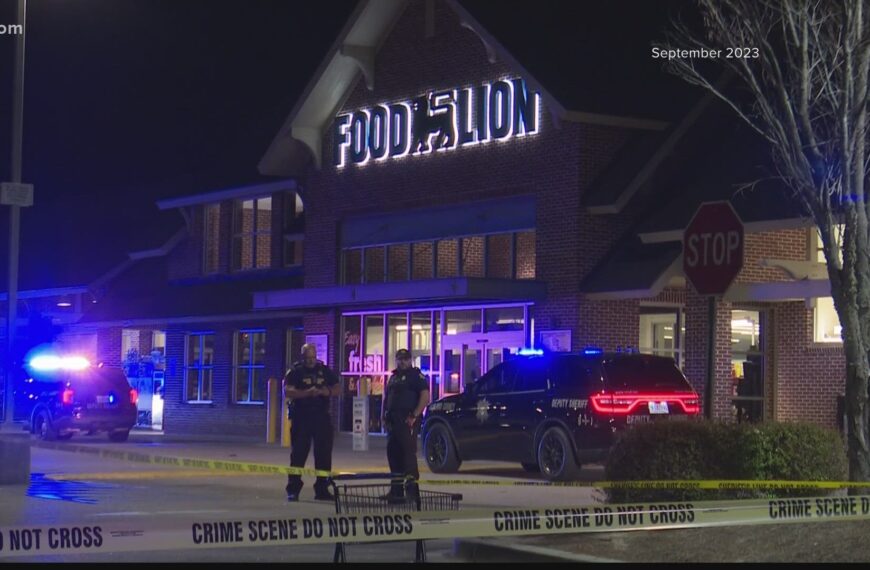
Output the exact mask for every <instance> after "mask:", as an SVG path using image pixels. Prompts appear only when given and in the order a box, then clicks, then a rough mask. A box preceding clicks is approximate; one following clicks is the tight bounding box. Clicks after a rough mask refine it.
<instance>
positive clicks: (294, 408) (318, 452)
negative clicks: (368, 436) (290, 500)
mask: <svg viewBox="0 0 870 570" xmlns="http://www.w3.org/2000/svg"><path fill="white" fill-rule="evenodd" d="M338 381H339V379H338V376H337V375H336V374H335V372H333V371H332V370H330V369H329V367H327V366H326V365H325V364H323V362H321V361H319V360H318V361H317V363H316V364H315V365H314V367H313V368H308V367H307V366H305V364H304V362H297V363H295V364H294V365H293V368H291V369H290V370H289V371H288V372H287V375H286V376H285V377H284V384H285V386H288V387H291V388H295V389H296V390H313V389H314V388H329V387H332V386H335V385H336V384H338ZM290 409H291V412H290V413H291V414H292V420H293V426H292V428H291V431H290V445H291V448H290V466H291V467H305V461H306V460H307V459H308V450H309V449H311V441H312V440H314V468H315V469H318V470H323V471H330V470H331V469H332V421H331V420H330V417H329V398H327V397H325V396H316V397H314V398H300V399H297V400H294V401H293V402H292V404H291V406H290ZM286 490H287V496H288V497H290V496H291V495H295V496H298V495H299V491H300V490H302V478H301V477H300V476H299V475H288V476H287V487H286ZM314 493H315V496H316V497H323V496H325V495H328V494H329V479H328V478H327V477H318V478H317V481H316V482H315V483H314Z"/></svg>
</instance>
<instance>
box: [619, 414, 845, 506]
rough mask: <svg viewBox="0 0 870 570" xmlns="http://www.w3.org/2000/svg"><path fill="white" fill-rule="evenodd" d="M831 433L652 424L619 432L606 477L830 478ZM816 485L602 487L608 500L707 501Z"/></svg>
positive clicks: (840, 472)
mask: <svg viewBox="0 0 870 570" xmlns="http://www.w3.org/2000/svg"><path fill="white" fill-rule="evenodd" d="M846 472H847V462H846V456H845V451H844V447H843V442H842V440H841V438H840V436H839V434H838V433H837V432H834V431H831V430H828V429H825V428H821V427H818V426H814V425H808V424H791V423H789V424H781V423H765V424H754V425H751V424H723V423H718V422H707V421H698V422H654V423H650V424H640V425H637V426H634V427H633V428H632V429H629V430H626V431H625V432H623V433H622V434H621V436H620V437H619V438H618V440H617V442H616V444H615V445H614V447H613V449H612V450H611V452H610V455H609V457H608V459H607V463H606V466H605V473H606V477H607V479H608V480H611V481H630V480H639V481H644V480H699V479H751V480H773V479H788V480H800V481H824V480H828V481H833V480H837V481H840V480H843V479H844V478H845V477H846ZM827 492H828V491H826V490H822V489H806V490H785V489H768V490H765V489H759V490H750V489H734V490H707V489H608V490H607V492H606V495H607V497H608V499H609V500H610V501H612V502H633V501H671V500H715V499H739V498H751V497H772V496H801V495H803V496H812V495H821V494H826V493H827Z"/></svg>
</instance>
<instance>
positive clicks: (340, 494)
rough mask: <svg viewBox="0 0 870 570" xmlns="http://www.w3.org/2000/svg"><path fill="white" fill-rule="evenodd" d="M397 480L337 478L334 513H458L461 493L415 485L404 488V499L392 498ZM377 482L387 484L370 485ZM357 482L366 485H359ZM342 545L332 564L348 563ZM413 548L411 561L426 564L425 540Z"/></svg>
mask: <svg viewBox="0 0 870 570" xmlns="http://www.w3.org/2000/svg"><path fill="white" fill-rule="evenodd" d="M397 479H402V476H398V477H394V476H393V475H391V474H389V473H364V474H348V475H336V476H335V477H334V478H333V479H332V489H333V493H334V494H335V512H336V514H340V515H347V514H355V513H397V512H418V511H458V510H459V502H460V501H461V500H462V494H460V493H442V492H439V491H429V490H425V489H420V488H419V485H416V484H410V485H406V486H405V498H404V499H403V500H398V499H391V498H390V490H391V489H392V488H393V485H394V484H395V483H394V482H395V481H396V480H397ZM377 480H380V481H386V482H377V483H374V482H370V481H377ZM348 481H354V483H348ZM358 481H365V482H364V483H359V482H358ZM385 542H389V541H385ZM345 544H346V543H343V542H339V543H336V545H335V556H334V558H333V561H334V562H346V561H347V560H346V556H345ZM416 545H417V546H416V555H415V558H414V560H415V561H416V562H425V561H426V547H425V544H424V541H423V540H417V541H416Z"/></svg>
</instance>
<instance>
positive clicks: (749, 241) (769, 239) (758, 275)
mask: <svg viewBox="0 0 870 570" xmlns="http://www.w3.org/2000/svg"><path fill="white" fill-rule="evenodd" d="M808 240H809V230H807V229H791V230H778V231H775V232H758V233H747V234H746V241H745V245H744V252H743V269H742V270H741V271H740V273H738V274H737V279H735V282H736V283H763V282H768V281H789V280H790V279H791V278H790V277H789V276H788V275H787V274H786V273H785V272H784V271H783V270H782V269H778V268H776V267H763V266H761V265H760V264H759V262H760V261H761V260H763V259H791V260H796V261H804V260H806V259H807V247H808V245H807V244H808V243H809V242H808Z"/></svg>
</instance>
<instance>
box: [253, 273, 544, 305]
mask: <svg viewBox="0 0 870 570" xmlns="http://www.w3.org/2000/svg"><path fill="white" fill-rule="evenodd" d="M546 293H547V291H546V284H545V283H542V282H540V281H520V280H517V281H514V280H509V279H475V278H469V277H460V278H456V279H429V280H425V281H402V282H398V283H373V284H369V285H344V286H339V287H313V288H307V289H285V290H282V291H262V292H258V293H254V309H255V310H272V309H291V308H293V309H302V308H331V307H344V306H351V305H366V304H373V303H379V304H385V303H386V304H400V303H412V302H418V301H533V300H538V299H543V298H544V297H545V296H546Z"/></svg>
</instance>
